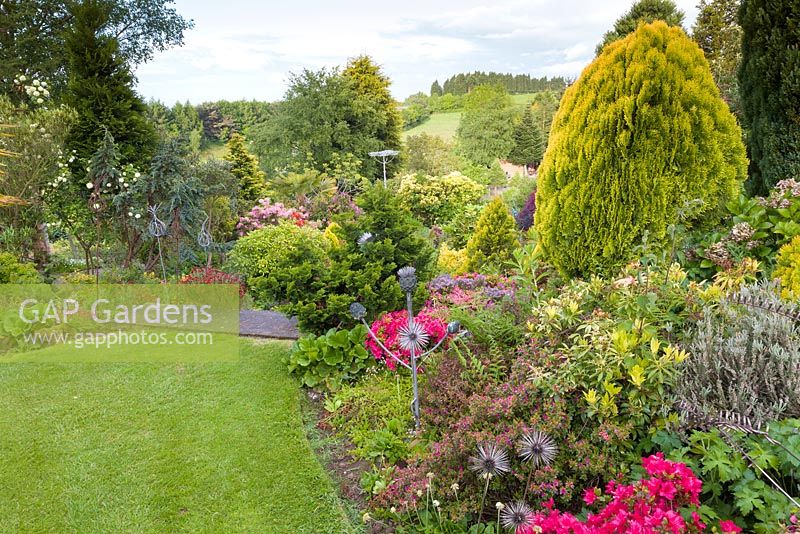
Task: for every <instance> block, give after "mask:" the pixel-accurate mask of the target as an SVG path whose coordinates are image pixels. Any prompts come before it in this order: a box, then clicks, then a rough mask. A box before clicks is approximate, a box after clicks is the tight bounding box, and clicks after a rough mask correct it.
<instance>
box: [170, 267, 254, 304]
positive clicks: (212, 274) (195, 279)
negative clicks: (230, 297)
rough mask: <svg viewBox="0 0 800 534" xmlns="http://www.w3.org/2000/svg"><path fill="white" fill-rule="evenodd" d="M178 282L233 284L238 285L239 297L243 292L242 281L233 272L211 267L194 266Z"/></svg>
mask: <svg viewBox="0 0 800 534" xmlns="http://www.w3.org/2000/svg"><path fill="white" fill-rule="evenodd" d="M178 283H179V284H235V285H238V286H239V297H240V298H241V297H243V296H244V294H245V287H244V282H242V279H241V278H239V277H238V276H236V275H235V274H230V273H226V272H225V271H220V270H219V269H214V268H213V267H195V268H194V269H192V270H191V272H190V273H189V274H187V275H184V276H183V277H182V278H181V279H180V280H178Z"/></svg>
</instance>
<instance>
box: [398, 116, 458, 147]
mask: <svg viewBox="0 0 800 534" xmlns="http://www.w3.org/2000/svg"><path fill="white" fill-rule="evenodd" d="M460 122H461V112H460V111H455V112H451V113H434V114H433V115H431V118H430V119H428V120H426V121H425V122H423V123H422V124H420V125H419V126H416V127H414V128H411V129H410V130H406V131H404V132H403V137H404V138H405V137H408V136H409V135H418V134H421V133H426V134H429V135H438V136H439V137H442V138H444V139H447V140H448V141H449V140H451V139H453V137H455V136H456V130H458V125H459V123H460Z"/></svg>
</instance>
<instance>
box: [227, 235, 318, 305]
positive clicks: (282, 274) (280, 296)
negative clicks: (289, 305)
mask: <svg viewBox="0 0 800 534" xmlns="http://www.w3.org/2000/svg"><path fill="white" fill-rule="evenodd" d="M328 246H329V241H328V240H327V239H326V238H325V236H324V234H323V232H321V231H320V230H317V229H315V228H311V227H309V226H297V225H295V224H293V223H289V222H282V223H280V224H278V225H275V226H266V227H264V228H262V229H260V230H256V231H254V232H251V233H249V234H247V235H246V236H244V237H242V238H241V239H239V240H238V241H237V242H236V245H234V247H233V250H231V253H230V256H229V259H228V263H229V267H230V268H231V269H232V270H234V271H236V272H238V273H240V274H241V275H242V276H243V277H244V278H245V281H246V283H247V286H248V288H249V289H250V292H251V294H252V295H253V298H254V299H255V300H256V302H257V303H258V304H260V305H262V306H273V305H276V304H282V303H285V302H286V299H287V298H289V297H288V295H287V287H286V284H291V283H292V282H291V278H288V277H287V275H289V276H291V275H292V273H293V272H294V270H295V269H297V268H298V267H303V266H319V267H322V268H324V267H325V265H326V264H327V249H328ZM306 270H308V269H306Z"/></svg>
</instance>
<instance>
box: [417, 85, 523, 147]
mask: <svg viewBox="0 0 800 534" xmlns="http://www.w3.org/2000/svg"><path fill="white" fill-rule="evenodd" d="M535 94H536V93H525V94H521V95H511V100H512V101H513V102H514V105H515V106H524V105H525V104H527V103H529V102H530V101H531V99H533V96H534V95H535ZM460 122H461V112H460V111H454V112H450V113H434V114H433V115H431V118H430V119H428V120H426V121H425V122H423V123H422V124H420V125H419V126H416V127H414V128H411V129H410V130H406V131H404V132H403V138H406V137H408V136H409V135H417V134H421V133H426V134H430V135H438V136H439V137H442V138H444V139H447V140H448V141H449V140H451V139H453V138H454V137H455V136H456V130H458V125H459V123H460Z"/></svg>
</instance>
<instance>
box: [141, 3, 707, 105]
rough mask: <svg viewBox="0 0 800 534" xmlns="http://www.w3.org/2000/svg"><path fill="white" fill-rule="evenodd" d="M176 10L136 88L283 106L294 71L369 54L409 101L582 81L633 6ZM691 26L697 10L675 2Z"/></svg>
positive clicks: (196, 6)
mask: <svg viewBox="0 0 800 534" xmlns="http://www.w3.org/2000/svg"><path fill="white" fill-rule="evenodd" d="M489 3H490V2H487V1H486V0H435V1H431V0H402V1H397V2H393V3H389V2H374V1H365V0H338V1H331V0H288V1H287V0H281V1H273V0H262V1H259V0H225V1H224V2H223V1H220V0H176V2H175V5H176V7H177V9H178V12H179V13H181V14H182V15H183V16H184V17H187V18H191V19H194V22H195V27H194V29H192V30H190V31H189V32H188V33H187V35H186V44H185V45H184V46H183V47H182V48H176V49H172V50H168V51H166V52H163V53H161V54H158V55H157V56H156V58H155V59H154V60H153V61H151V62H150V63H148V64H146V65H143V66H141V67H139V69H138V70H137V72H136V75H137V77H138V79H139V85H138V90H139V92H140V93H141V94H142V95H143V96H144V97H145V98H148V99H149V98H156V99H159V100H162V101H164V102H166V103H168V104H172V103H174V102H176V101H178V100H180V101H185V100H187V99H188V100H189V101H191V102H193V103H200V102H204V101H210V100H220V99H227V100H237V99H242V98H244V99H257V100H279V99H280V98H281V97H282V96H283V94H284V92H285V91H286V83H287V75H288V73H289V72H299V71H300V70H301V69H303V68H310V69H318V68H320V67H323V66H329V67H330V66H335V65H343V64H344V63H346V62H347V59H348V58H349V57H353V56H357V55H359V54H364V53H366V54H369V55H370V56H372V57H373V58H374V59H375V60H376V61H377V62H378V63H379V64H381V65H382V66H383V69H384V71H385V72H386V73H387V74H388V75H389V76H390V78H391V79H392V81H393V85H392V92H393V94H394V96H395V97H396V98H398V99H400V100H402V99H404V98H405V97H406V96H408V95H409V94H411V93H415V92H417V91H420V90H421V91H425V92H427V91H428V89H429V87H430V84H431V82H432V81H433V80H435V79H439V80H440V81H443V80H444V79H445V78H447V77H449V76H450V75H452V74H455V73H458V72H468V71H472V70H484V71H490V70H494V71H497V72H513V73H529V74H532V75H536V76H545V75H546V76H553V75H563V76H570V77H576V76H577V75H578V74H580V71H581V69H582V68H583V67H584V66H585V65H586V64H587V63H588V62H589V61H591V59H592V57H593V55H594V54H593V51H594V48H595V46H596V44H597V43H598V42H599V40H600V38H601V36H602V35H603V33H604V32H605V31H607V30H608V29H609V28H610V27H611V26H612V25H613V23H614V20H615V19H616V18H617V17H619V16H620V15H621V14H622V13H624V12H625V11H626V10H627V9H628V8H629V7H630V4H631V3H632V0H525V1H523V0H494V1H493V2H491V4H493V5H491V7H490V6H489ZM676 3H677V4H678V6H679V7H680V8H681V9H682V10H683V11H684V12H685V13H686V23H685V26H687V27H691V24H692V23H693V21H694V18H695V16H696V13H697V9H696V7H695V6H696V4H697V0H677V1H676Z"/></svg>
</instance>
